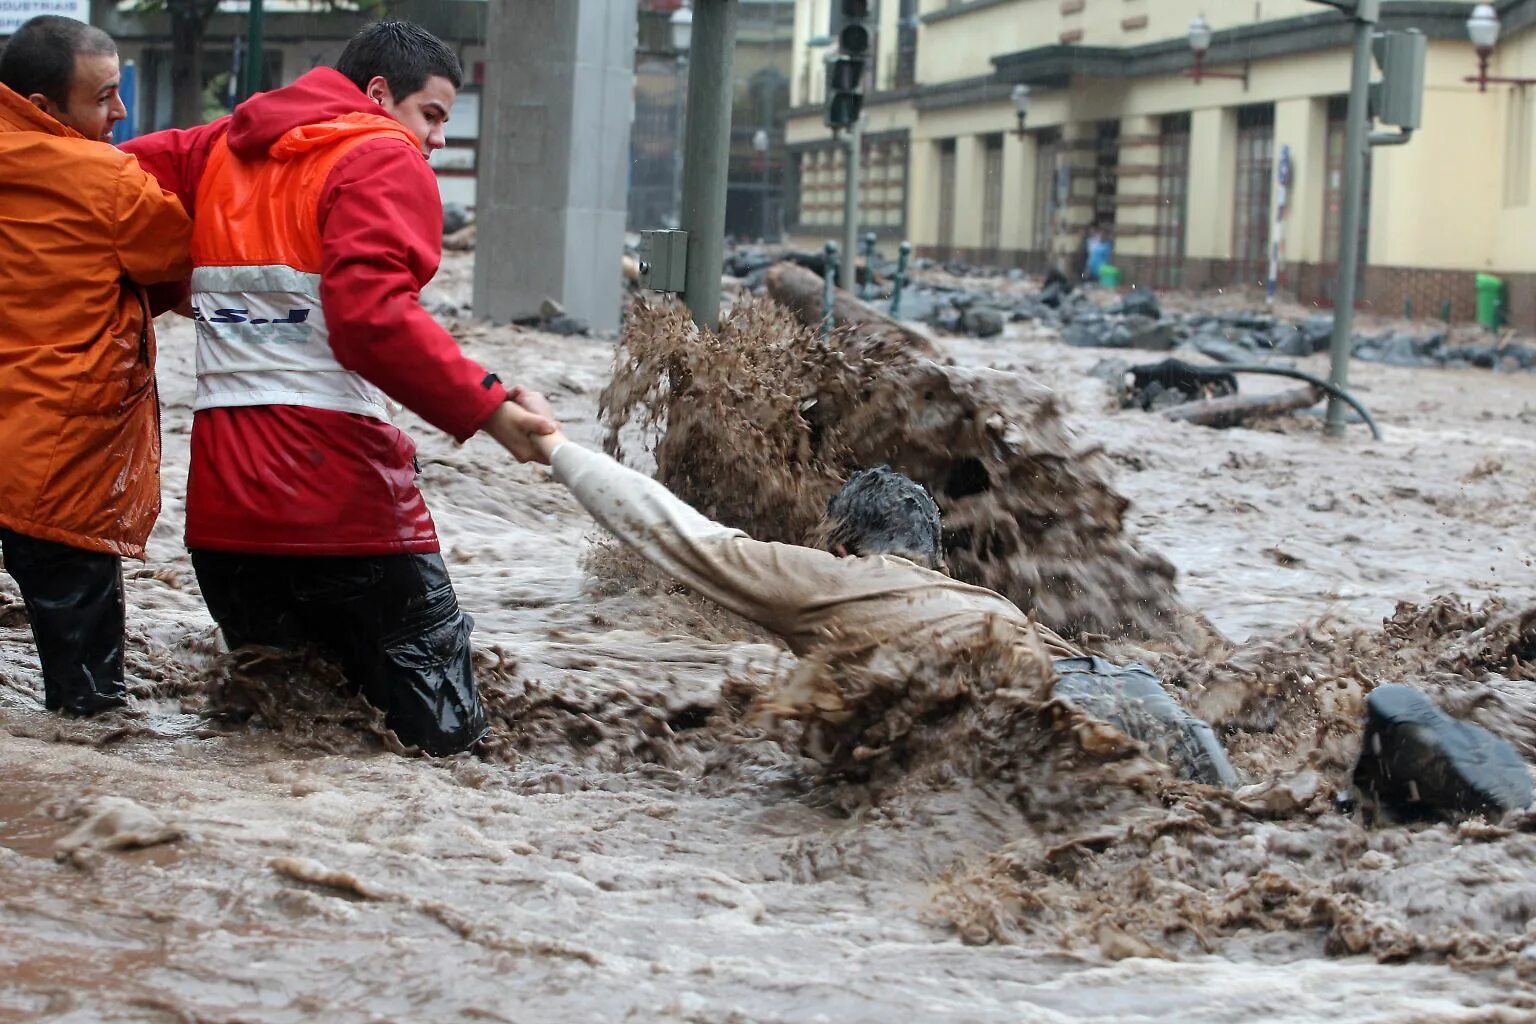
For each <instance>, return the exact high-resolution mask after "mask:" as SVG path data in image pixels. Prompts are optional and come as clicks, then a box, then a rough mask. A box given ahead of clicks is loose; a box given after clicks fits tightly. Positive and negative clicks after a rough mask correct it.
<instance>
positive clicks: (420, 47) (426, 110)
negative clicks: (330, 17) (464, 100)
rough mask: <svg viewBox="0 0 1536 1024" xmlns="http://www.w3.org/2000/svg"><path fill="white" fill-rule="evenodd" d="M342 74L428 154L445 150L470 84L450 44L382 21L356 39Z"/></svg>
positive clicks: (416, 28) (340, 64)
mask: <svg viewBox="0 0 1536 1024" xmlns="http://www.w3.org/2000/svg"><path fill="white" fill-rule="evenodd" d="M336 70H337V71H339V72H341V73H342V74H343V75H345V76H346V77H347V78H349V79H351V81H352V84H353V85H356V86H357V87H358V88H359V89H361V90H362V91H363V93H364V94H365V95H366V96H367V97H368V98H369V99H370V100H372V101H373V102H374V103H377V104H378V105H379V106H380V107H382V108H384V112H385V113H386V114H388V115H389V116H390V117H392V118H394V119H395V120H396V121H399V122H400V123H401V124H403V125H405V127H406V129H407V130H409V131H410V133H411V134H412V135H414V136H416V140H417V142H419V143H420V144H421V152H422V155H423V156H431V155H432V152H433V151H434V150H438V149H442V148H443V146H444V144H445V141H446V140H445V139H444V136H443V126H444V125H446V124H447V123H448V118H449V117H450V116H451V115H452V113H453V101H454V100H455V99H457V98H458V95H459V87H460V86H462V85H463V84H464V68H463V66H462V65H461V64H460V63H459V58H458V55H457V54H455V53H454V52H453V50H451V49H449V47H448V44H447V43H445V42H443V41H442V40H441V39H439V38H437V36H435V35H433V34H432V33H431V32H428V31H427V30H426V29H424V28H422V27H421V26H420V25H417V24H414V23H412V22H409V21H377V22H374V23H373V24H372V25H369V26H368V27H367V28H365V29H363V30H362V31H361V32H359V33H358V34H357V35H355V36H353V37H352V41H351V42H349V43H347V48H346V49H345V50H343V51H341V58H340V59H339V60H337V61H336Z"/></svg>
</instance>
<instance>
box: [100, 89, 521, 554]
mask: <svg viewBox="0 0 1536 1024" xmlns="http://www.w3.org/2000/svg"><path fill="white" fill-rule="evenodd" d="M226 147H227V152H226V151H225V149H226ZM124 149H126V150H128V151H129V152H132V153H134V154H135V155H136V156H137V157H138V158H139V162H140V163H141V164H142V165H143V166H144V168H145V169H146V170H148V171H149V172H150V173H151V174H153V175H155V177H156V178H158V179H159V180H160V183H161V184H162V185H163V186H164V187H165V188H167V189H169V190H170V191H172V192H175V193H176V194H177V195H178V196H179V197H180V198H181V200H182V202H183V204H184V205H185V206H186V207H187V211H188V212H189V213H190V214H192V217H193V222H194V238H193V264H194V276H196V275H197V274H199V273H200V272H202V273H207V268H208V267H209V266H210V265H214V264H216V265H218V266H220V267H226V266H228V265H231V264H235V265H239V266H245V267H258V266H266V267H273V266H276V267H277V268H278V269H279V270H280V271H282V272H284V273H287V272H289V270H290V268H291V270H292V271H294V272H306V273H312V274H316V275H318V278H319V282H320V283H319V298H320V303H321V306H322V308H323V317H324V321H325V326H326V329H327V330H328V333H329V337H328V341H329V345H330V349H331V353H332V354H333V355H334V358H335V362H336V363H337V364H339V366H340V367H341V368H342V369H343V370H345V371H350V372H351V373H354V374H356V375H357V376H359V377H361V378H363V380H365V381H366V382H367V383H368V384H369V385H372V386H374V387H376V388H378V389H379V390H380V391H382V392H383V393H384V394H385V395H387V396H388V397H389V398H390V399H393V400H394V401H396V402H398V403H400V404H401V405H403V406H405V407H406V408H408V409H410V410H411V411H413V412H415V413H416V414H417V415H419V416H421V417H422V418H423V419H425V420H426V421H427V422H429V423H431V424H432V425H434V426H436V427H438V428H440V429H442V430H443V431H445V432H447V433H449V434H451V435H453V437H454V438H456V439H457V440H459V441H464V440H466V439H468V438H469V437H470V436H471V435H473V434H474V433H476V432H477V431H478V430H479V429H480V427H481V426H482V425H483V424H484V422H485V421H486V419H487V418H488V417H489V416H490V415H491V413H492V412H494V411H495V409H496V407H497V406H498V405H499V404H500V403H501V402H503V401H505V400H506V392H505V390H504V389H503V388H502V386H501V384H500V382H499V381H497V380H496V379H495V378H494V377H493V376H491V375H490V374H488V373H487V372H486V370H485V369H484V368H483V367H481V366H479V365H478V364H476V363H475V362H473V361H471V360H470V359H468V358H466V357H465V356H464V354H463V353H462V352H461V351H460V350H459V346H458V343H457V342H456V341H455V340H454V339H453V337H452V336H451V335H449V334H448V333H447V332H446V331H445V330H443V328H442V327H441V326H440V325H439V324H438V323H437V322H436V321H435V320H433V319H432V317H431V316H430V315H429V314H428V313H427V312H426V310H424V309H423V308H422V307H421V304H420V291H421V288H422V287H423V286H424V285H425V284H426V283H427V282H428V281H430V280H431V279H432V277H433V275H435V274H436V273H437V269H438V265H439V262H440V260H441V253H442V245H441V239H442V205H441V203H440V201H439V198H438V192H437V182H436V179H435V178H434V176H433V174H432V171H431V169H430V167H429V166H428V164H427V162H426V160H424V159H423V157H422V154H421V152H420V150H419V149H418V148H417V147H416V145H415V142H414V140H413V139H411V138H410V137H409V135H408V134H407V133H405V132H404V131H403V129H401V128H400V126H399V125H398V124H396V123H395V122H393V121H392V120H390V119H388V118H385V117H382V116H380V115H379V108H378V107H377V106H376V105H374V104H373V103H372V102H370V101H369V100H368V98H367V97H366V96H365V95H364V94H363V93H362V92H361V91H360V90H359V89H358V88H357V87H356V86H355V85H353V84H352V83H351V82H350V81H349V80H348V79H347V78H345V77H344V76H343V75H341V74H339V73H337V72H336V71H333V70H331V69H329V68H319V69H316V70H314V71H310V72H308V73H307V74H305V75H304V76H303V77H301V78H300V79H299V80H298V81H296V82H295V83H293V84H292V85H290V86H287V87H286V88H283V89H278V90H275V91H273V92H268V93H262V94H259V95H257V96H255V97H252V98H251V99H250V100H248V101H247V102H245V103H243V104H241V106H240V108H239V109H238V110H236V111H235V113H234V114H233V115H232V116H230V117H226V118H222V119H220V120H219V121H215V122H214V123H213V124H210V125H205V126H203V127H201V128H193V129H189V130H185V131H166V132H157V133H155V134H153V135H148V136H145V137H143V138H140V139H136V140H134V141H133V142H131V143H128V144H127V145H125V146H124ZM210 166H212V167H213V168H214V171H210V170H209V168H210ZM301 264H302V265H301ZM201 312H205V311H200V313H201ZM219 312H220V313H223V312H225V311H223V310H220V311H219ZM211 315H212V314H211V312H210V317H211ZM252 322H253V323H254V322H255V321H254V320H253V321H252ZM199 326H200V330H201V329H203V328H204V326H205V325H201V324H200V325H199ZM199 344H200V350H199V356H200V361H199V373H200V380H199V409H198V411H197V412H196V413H195V414H194V417H193V429H192V465H191V470H190V474H189V477H188V483H187V532H186V540H187V546H188V547H190V548H208V549H213V550H221V551H237V552H247V553H253V554H278V555H379V554H391V553H398V552H431V551H437V550H438V540H437V533H436V529H435V527H434V525H433V522H432V517H431V514H430V513H429V512H428V510H427V506H426V502H425V501H424V500H423V498H422V496H421V492H420V491H419V490H418V489H417V487H416V483H415V476H416V470H415V454H416V449H415V445H414V444H413V443H412V442H411V440H410V438H409V437H407V436H406V434H405V433H404V431H402V430H400V429H399V428H398V427H396V426H394V425H393V424H391V423H389V422H386V421H384V420H382V419H379V418H376V417H373V416H367V415H360V414H358V413H355V412H344V411H337V410H335V409H328V408H315V407H312V406H310V405H306V404H275V403H274V404H261V405H239V406H234V407H214V408H205V407H203V406H204V401H203V386H202V385H203V379H202V377H201V374H202V373H203V369H204V367H203V359H202V356H203V355H204V352H203V349H202V344H203V342H202V339H201V338H200V342H199Z"/></svg>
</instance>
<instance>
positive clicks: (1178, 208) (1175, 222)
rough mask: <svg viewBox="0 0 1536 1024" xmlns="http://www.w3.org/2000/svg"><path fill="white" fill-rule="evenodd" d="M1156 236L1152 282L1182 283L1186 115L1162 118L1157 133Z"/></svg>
mask: <svg viewBox="0 0 1536 1024" xmlns="http://www.w3.org/2000/svg"><path fill="white" fill-rule="evenodd" d="M1157 148H1158V160H1157V225H1156V231H1157V237H1156V238H1155V239H1154V241H1155V243H1156V244H1155V247H1154V249H1153V265H1152V283H1153V285H1155V286H1156V287H1159V288H1178V287H1181V286H1182V285H1183V283H1184V222H1185V216H1186V214H1187V212H1188V209H1189V115H1188V114H1175V115H1172V116H1170V117H1165V118H1163V122H1162V125H1161V128H1160V131H1159V133H1158V146H1157Z"/></svg>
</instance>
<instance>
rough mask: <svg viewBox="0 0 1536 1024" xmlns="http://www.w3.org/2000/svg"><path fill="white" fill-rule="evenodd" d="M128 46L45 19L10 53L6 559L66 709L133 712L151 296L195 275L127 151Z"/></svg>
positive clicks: (152, 460)
mask: <svg viewBox="0 0 1536 1024" xmlns="http://www.w3.org/2000/svg"><path fill="white" fill-rule="evenodd" d="M118 82H119V74H118V62H117V47H116V46H115V45H114V44H113V42H112V40H111V38H110V37H109V36H107V34H106V33H104V32H102V31H101V30H100V29H96V28H92V27H91V26H89V25H87V24H85V23H84V22H81V21H76V20H74V19H72V18H59V17H52V16H46V15H45V16H42V17H37V18H33V19H31V20H30V21H28V22H26V23H25V24H23V25H22V26H21V27H20V28H19V29H17V30H16V32H15V34H14V35H12V36H11V38H10V42H9V43H7V44H6V47H5V49H4V51H3V52H0V551H3V553H4V557H5V568H6V571H7V572H9V573H10V574H11V576H12V578H14V579H15V581H16V585H17V586H18V587H19V588H20V589H21V596H22V601H23V602H24V603H25V605H26V608H27V617H28V618H29V619H30V620H31V624H32V636H33V638H34V640H35V641H36V643H37V655H38V660H39V661H40V662H41V663H42V671H43V694H44V703H45V704H46V706H47V707H48V708H49V709H50V710H54V711H63V712H65V713H68V714H73V715H92V714H95V713H97V712H100V711H105V710H108V709H111V708H118V707H122V706H124V705H125V704H126V703H127V691H126V688H125V686H124V681H123V621H124V600H123V567H122V559H123V558H124V557H128V558H143V557H144V544H145V542H146V541H147V540H148V539H149V533H150V530H151V528H153V527H154V525H155V518H156V517H157V516H158V515H159V514H160V424H159V404H158V398H157V395H156V392H155V334H154V324H153V321H152V319H151V312H152V310H151V303H150V300H149V298H148V297H147V295H146V293H145V287H144V286H146V285H153V284H158V283H162V282H171V281H176V280H178V279H180V278H183V277H185V276H186V274H187V271H188V268H189V266H190V263H189V257H188V253H187V243H188V239H189V236H190V234H191V225H190V224H189V223H188V221H187V216H186V214H185V213H184V212H183V211H182V208H181V204H180V203H178V202H177V201H176V197H175V196H173V195H171V194H170V193H169V192H166V191H164V190H162V189H161V188H160V186H159V185H158V184H157V183H156V182H155V179H154V178H152V177H150V176H149V175H148V174H146V173H145V172H144V171H143V170H141V169H140V168H139V165H138V162H137V161H135V160H134V159H133V157H131V156H128V155H126V154H124V153H120V152H119V151H118V150H116V149H114V148H113V147H112V145H111V142H110V139H111V135H112V126H113V125H114V124H116V123H117V122H118V121H121V120H122V119H123V118H124V117H126V116H127V111H126V110H124V108H123V102H122V100H121V99H120V98H119V97H118V91H117V90H118Z"/></svg>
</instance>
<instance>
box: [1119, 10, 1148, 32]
mask: <svg viewBox="0 0 1536 1024" xmlns="http://www.w3.org/2000/svg"><path fill="white" fill-rule="evenodd" d="M1146 27H1147V16H1146V15H1145V14H1138V15H1136V16H1135V17H1132V18H1121V19H1120V28H1121V29H1123V30H1124V31H1126V32H1135V31H1136V30H1137V29H1143V28H1146Z"/></svg>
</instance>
